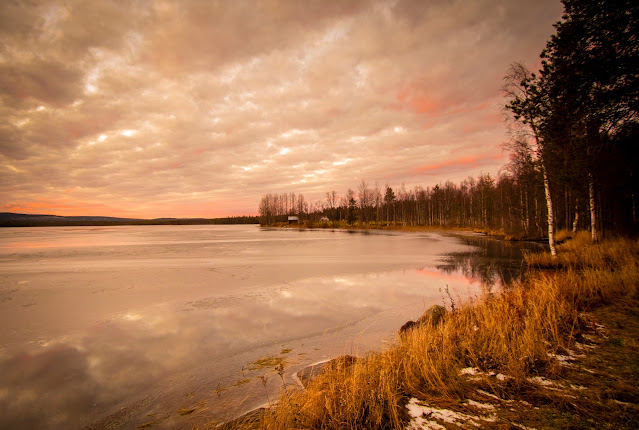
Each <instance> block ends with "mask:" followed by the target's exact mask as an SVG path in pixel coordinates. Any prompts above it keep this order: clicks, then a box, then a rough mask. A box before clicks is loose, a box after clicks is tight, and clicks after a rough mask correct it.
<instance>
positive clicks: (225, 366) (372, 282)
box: [0, 226, 522, 429]
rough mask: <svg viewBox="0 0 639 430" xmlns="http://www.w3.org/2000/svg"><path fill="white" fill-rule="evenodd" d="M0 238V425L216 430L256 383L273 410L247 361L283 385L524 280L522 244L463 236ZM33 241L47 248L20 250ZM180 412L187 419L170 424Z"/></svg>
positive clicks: (258, 396)
mask: <svg viewBox="0 0 639 430" xmlns="http://www.w3.org/2000/svg"><path fill="white" fill-rule="evenodd" d="M0 234H5V235H7V237H10V238H11V242H15V243H19V242H23V243H24V246H23V247H22V248H20V247H18V251H15V248H10V249H9V248H5V250H4V251H2V252H0V269H1V270H0V279H1V280H2V284H1V285H0V341H1V343H0V428H42V429H47V428H50V429H67V428H70V429H74V428H77V429H80V428H136V427H137V426H139V425H142V424H144V423H149V422H152V423H153V427H154V428H177V427H190V426H192V424H193V423H195V422H198V421H202V420H205V419H228V418H231V417H232V416H234V415H237V414H239V413H241V412H243V411H246V410H250V409H251V408H253V407H256V406H258V405H260V404H262V403H264V402H265V401H266V398H265V393H264V387H263V386H262V384H261V382H260V380H259V376H263V375H266V376H269V379H268V383H267V390H268V391H269V393H270V396H271V398H273V397H274V396H276V394H277V392H278V391H279V388H280V384H281V381H280V379H279V377H278V376H277V374H276V373H274V371H273V368H272V367H271V368H260V367H259V366H255V365H253V363H254V362H255V361H257V360H259V359H262V358H265V357H275V358H281V359H282V360H284V363H285V368H286V375H285V378H284V382H285V383H287V384H295V381H294V380H293V378H292V375H293V374H294V373H295V372H296V371H298V370H300V369H301V368H303V367H305V366H307V365H309V364H311V363H314V362H317V361H319V360H325V359H327V358H331V357H335V356H338V355H342V354H344V353H349V354H357V353H364V352H366V351H367V350H370V349H374V348H379V346H380V343H381V342H382V340H383V339H389V338H392V337H393V336H394V335H395V333H396V332H397V330H398V328H399V327H400V326H401V325H402V324H403V323H404V322H406V321H407V320H409V319H415V318H417V317H419V315H420V314H421V313H422V312H423V311H424V309H426V308H427V307H429V306H430V305H432V304H434V303H437V304H442V303H445V299H444V298H443V295H442V289H443V288H445V287H446V286H448V288H449V290H450V292H451V294H454V296H455V297H469V296H476V295H480V294H482V291H483V288H485V287H486V286H490V285H493V284H496V285H499V284H503V283H504V282H507V281H508V280H510V279H513V278H516V277H518V276H519V275H520V273H521V269H522V266H521V249H520V248H521V246H519V245H512V244H504V243H503V242H499V241H492V240H490V239H486V238H483V237H475V236H463V237H461V238H457V237H443V236H439V235H433V234H410V235H406V234H384V235H382V234H373V233H371V234H366V235H363V234H348V235H347V234H341V233H339V232H336V233H331V232H304V233H300V232H295V231H263V230H258V229H255V228H247V227H227V228H219V227H207V228H195V227H184V228H182V227H168V226H167V227H163V228H149V227H147V228H143V227H135V228H128V229H127V228H121V229H120V228H116V229H112V230H105V231H95V230H88V229H87V230H85V229H75V230H72V231H66V230H65V231H63V232H61V231H60V230H56V229H49V230H35V229H34V230H31V229H24V230H20V231H18V230H6V231H3V232H1V233H0ZM68 234H71V236H66V235H68ZM23 236H24V237H23ZM88 238H90V239H91V240H90V242H91V244H92V245H91V246H87V245H86V243H87V239H88ZM31 239H36V240H37V241H38V242H39V241H42V242H46V243H54V244H56V247H54V248H52V249H51V250H47V249H48V248H45V249H44V250H43V249H42V248H40V250H38V251H37V252H34V250H33V248H32V247H31V246H30V245H31V244H30V242H32V240H31ZM7 242H8V241H7ZM5 243H6V242H5ZM442 253H445V254H446V255H445V256H442V255H441V254H442ZM43 262H44V263H43ZM169 263H170V264H169ZM184 407H196V412H194V413H193V414H189V415H188V416H181V415H180V414H179V413H177V411H179V410H180V409H181V408H184Z"/></svg>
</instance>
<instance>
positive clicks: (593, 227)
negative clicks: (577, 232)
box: [588, 173, 599, 243]
mask: <svg viewBox="0 0 639 430" xmlns="http://www.w3.org/2000/svg"><path fill="white" fill-rule="evenodd" d="M588 197H589V200H590V232H591V233H592V242H593V243H597V242H598V241H599V236H598V234H597V211H596V208H595V181H594V179H593V177H592V173H589V174H588Z"/></svg>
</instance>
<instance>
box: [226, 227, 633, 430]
mask: <svg viewBox="0 0 639 430" xmlns="http://www.w3.org/2000/svg"><path fill="white" fill-rule="evenodd" d="M638 256H639V241H637V240H629V239H616V240H609V241H606V242H603V243H601V244H596V245H593V244H590V243H589V239H588V238H587V237H586V236H584V235H582V234H579V235H577V237H575V238H573V239H572V240H568V241H565V242H564V244H563V245H561V246H560V252H559V256H558V257H557V258H554V259H553V258H551V257H550V256H549V255H546V254H542V255H529V256H528V257H527V261H529V263H530V264H531V265H533V266H536V267H551V268H552V269H556V270H551V271H539V270H535V271H533V272H531V273H530V274H529V276H528V279H527V280H526V281H525V282H523V283H522V284H518V285H512V286H509V287H508V288H506V289H505V290H504V291H503V292H502V293H500V294H498V295H495V296H491V297H488V296H487V297H485V298H483V299H480V300H476V301H475V302H474V303H466V304H463V305H461V306H459V304H458V305H457V306H456V309H455V312H448V314H447V315H446V318H445V320H444V321H443V323H441V324H439V325H438V326H436V327H432V326H430V325H426V326H423V327H417V328H415V329H412V330H410V331H408V332H407V333H406V334H405V335H404V336H402V338H401V340H398V342H397V343H396V344H395V345H393V346H392V347H390V348H388V349H387V350H385V351H382V352H377V353H371V354H369V355H368V356H366V357H364V358H362V359H358V360H355V361H348V360H343V361H339V362H336V363H333V365H332V366H330V367H329V368H328V369H327V370H326V371H323V372H322V374H321V375H320V376H318V377H317V378H316V379H314V380H313V381H311V383H310V384H309V385H308V387H307V389H306V391H295V392H283V393H282V395H281V397H280V399H279V402H278V404H277V406H275V407H272V408H270V409H268V410H267V411H266V412H265V413H264V415H263V417H262V418H261V419H259V420H257V421H253V422H251V423H249V422H244V423H242V422H239V423H235V424H234V426H236V427H239V428H260V429H289V428H313V429H364V428H366V429H373V428H380V429H381V428H404V427H405V426H406V424H407V422H408V416H407V412H406V409H405V404H406V402H407V400H408V399H409V398H412V397H416V398H418V399H420V400H423V401H427V402H429V403H431V404H437V405H439V406H446V405H451V407H459V405H460V404H461V402H463V401H464V400H465V399H468V398H472V397H473V396H474V395H476V394H473V393H476V392H477V388H478V387H481V388H482V390H484V391H485V392H489V393H493V394H495V395H497V396H499V398H501V399H508V398H511V399H512V398H526V399H528V400H529V401H530V402H533V401H538V402H539V403H540V405H542V409H539V408H537V409H535V410H534V411H532V410H531V413H530V414H529V417H530V419H531V420H534V422H535V423H538V424H539V423H540V424H539V425H541V426H550V427H553V426H556V425H559V426H560V425H562V424H558V423H561V422H562V421H561V419H563V418H562V417H564V415H565V411H573V412H574V411H575V410H577V411H578V410H579V407H578V406H577V405H576V403H575V402H576V401H572V400H569V398H568V397H565V396H562V395H560V394H558V393H557V392H554V391H549V390H546V391H543V392H542V391H540V389H538V388H535V386H534V385H533V384H532V383H531V382H530V378H531V377H533V376H544V377H549V378H552V377H555V376H556V377H560V376H562V375H563V376H562V377H565V372H566V371H565V369H564V368H562V367H561V366H559V365H558V364H557V360H556V359H555V358H553V357H554V354H557V353H558V352H562V351H567V350H569V348H572V347H574V345H575V336H576V334H577V333H580V332H581V331H582V330H584V329H585V328H587V327H588V326H589V325H591V324H592V323H591V322H590V321H588V320H586V319H585V318H584V314H583V312H584V311H586V310H588V311H590V310H592V309H596V308H601V307H602V305H606V304H609V303H611V302H612V301H613V300H619V299H620V298H623V297H631V298H637V297H638V296H637V286H638V284H639V258H638ZM468 367H471V368H476V369H478V370H479V371H481V373H480V375H481V376H479V380H478V379H477V378H474V379H472V380H471V379H469V378H467V377H464V375H462V374H461V373H460V370H461V369H463V368H468ZM637 372H639V369H638V370H637ZM496 374H502V375H507V379H504V378H502V379H498V378H495V375H496ZM491 375H492V376H491ZM586 376H587V375H586ZM631 388H632V387H631ZM605 389H606V388H605V387H604V388H602V390H603V391H601V392H597V393H596V394H592V393H591V395H590V397H587V398H586V397H584V399H586V400H584V402H586V403H584V404H585V405H587V408H586V409H588V408H590V409H592V408H597V407H601V408H603V409H602V411H604V410H605V411H607V412H610V411H614V410H615V409H614V408H615V406H614V405H612V406H610V404H608V403H605V405H604V403H596V401H595V400H592V399H599V398H601V397H602V396H605ZM633 393H634V392H633ZM637 395H638V396H639V393H637ZM544 405H551V407H546V409H544V407H545V406H544ZM571 405H572V406H571ZM549 408H550V409H549ZM575 408H576V409H575ZM509 410H510V411H512V410H513V409H509ZM543 411H549V412H548V413H547V415H546V416H544V415H543ZM635 412H636V410H635V409H630V412H627V415H628V416H630V417H635V415H633V414H635ZM509 413H511V412H505V414H506V415H504V416H505V418H504V420H505V421H506V422H511V421H508V420H510V419H512V418H510V417H508V416H507V414H509ZM584 413H586V412H584ZM602 413H603V412H602ZM610 413H611V414H612V412H610ZM615 414H616V412H615ZM584 416H585V415H584ZM602 416H603V417H604V418H603V420H604V421H602V422H608V421H605V420H609V418H606V417H605V414H604V415H602ZM611 416H612V415H611ZM614 416H618V414H617V415H614ZM619 416H624V419H626V418H625V415H623V414H622V415H619ZM588 419H590V418H588ZM610 419H613V420H614V419H616V418H610ZM544 423H546V424H544ZM547 423H554V424H547ZM624 423H625V421H624V422H620V423H618V424H619V425H620V426H621V427H624V426H625V424H624ZM487 425H488V424H487ZM588 425H590V424H588ZM493 428H505V427H499V426H497V425H495V427H493ZM628 428H631V427H628Z"/></svg>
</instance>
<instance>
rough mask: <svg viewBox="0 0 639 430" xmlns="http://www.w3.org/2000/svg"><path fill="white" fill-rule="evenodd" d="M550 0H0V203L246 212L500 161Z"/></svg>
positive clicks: (26, 207)
mask: <svg viewBox="0 0 639 430" xmlns="http://www.w3.org/2000/svg"><path fill="white" fill-rule="evenodd" d="M562 10H563V9H562V5H561V3H560V2H559V0H535V1H531V0H472V1H469V0H423V1H422V0H389V1H358V0H353V1H326V0H305V1H296V0H290V1H277V0H262V1H260V0H251V1H249V0H247V1H243V0H237V1H204V0H202V1H188V0H184V1H150V0H139V1H135V0H130V1H129V0H119V1H112V0H87V1H81V0H69V1H62V0H61V1H56V0H46V1H38V0H33V1H15V2H14V1H2V2H1V4H0V111H1V113H0V205H1V206H2V207H0V212H20V213H38V214H56V215H104V216H125V217H141V218H156V217H207V218H209V217H222V216H234V215H249V214H256V213H257V207H258V204H259V200H260V198H261V196H263V195H264V194H266V193H283V192H289V193H290V192H295V193H303V194H304V196H305V198H306V200H308V201H316V200H321V199H323V198H325V193H326V192H327V191H331V190H335V191H337V193H338V194H339V195H343V194H345V192H346V190H347V189H348V188H352V189H355V190H356V189H357V186H358V184H359V183H360V182H361V181H362V180H364V181H366V182H367V183H368V184H369V185H371V186H374V185H375V184H378V185H379V186H380V187H384V186H386V185H389V186H391V187H393V188H397V187H400V186H401V185H402V184H405V186H406V187H407V188H410V187H413V186H415V185H421V186H423V187H428V186H434V185H436V184H438V183H442V182H445V181H447V180H451V181H453V182H460V181H461V180H463V179H465V178H467V177H468V176H473V177H476V176H478V175H479V174H481V173H484V174H486V173H489V174H491V175H497V174H498V172H499V171H500V168H502V167H503V166H504V164H505V163H506V162H507V160H508V155H507V154H505V153H504V152H503V150H502V145H503V143H504V142H505V141H506V140H507V139H508V136H507V132H506V126H505V123H504V115H505V114H504V112H503V105H504V104H505V101H504V97H503V94H502V92H501V86H502V80H503V77H504V75H505V74H506V72H507V69H508V66H509V65H510V64H511V63H512V62H514V61H521V62H523V63H524V64H526V65H527V66H528V67H529V68H531V69H533V70H535V69H536V68H538V67H539V61H540V60H539V54H540V52H541V50H542V49H543V48H544V46H545V44H546V41H547V40H548V38H549V37H550V35H551V34H553V32H554V29H553V27H552V24H553V23H555V22H556V21H558V20H559V19H560V18H561V13H562Z"/></svg>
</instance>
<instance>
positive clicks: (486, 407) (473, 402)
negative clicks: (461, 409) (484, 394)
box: [466, 399, 495, 409]
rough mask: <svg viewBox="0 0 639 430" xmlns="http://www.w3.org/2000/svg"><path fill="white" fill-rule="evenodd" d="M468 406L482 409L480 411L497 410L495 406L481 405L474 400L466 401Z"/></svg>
mask: <svg viewBox="0 0 639 430" xmlns="http://www.w3.org/2000/svg"><path fill="white" fill-rule="evenodd" d="M466 404H467V405H468V406H474V407H476V408H480V409H495V407H494V406H493V405H491V404H490V403H479V402H476V401H474V400H471V399H468V400H467V401H466Z"/></svg>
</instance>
